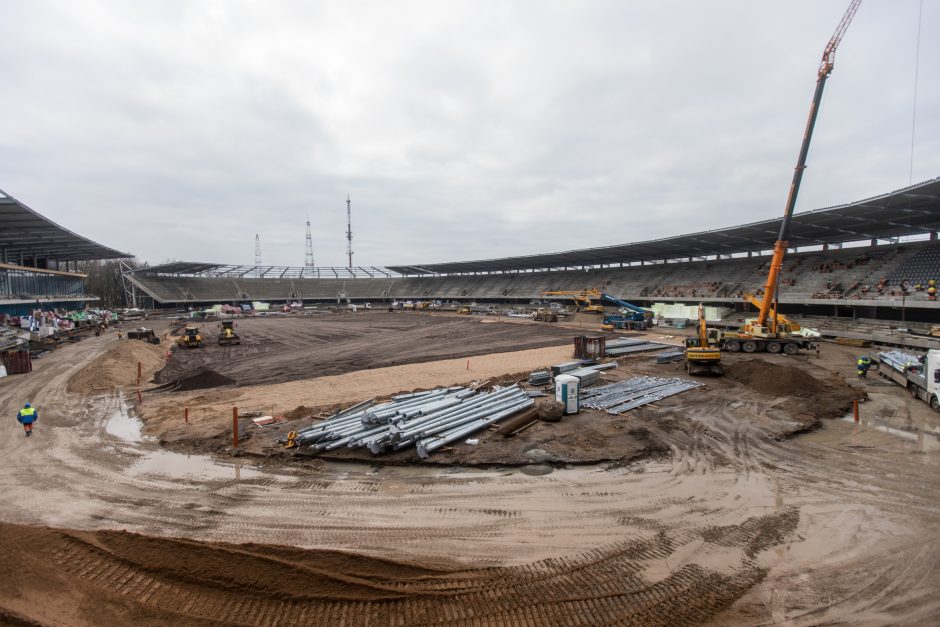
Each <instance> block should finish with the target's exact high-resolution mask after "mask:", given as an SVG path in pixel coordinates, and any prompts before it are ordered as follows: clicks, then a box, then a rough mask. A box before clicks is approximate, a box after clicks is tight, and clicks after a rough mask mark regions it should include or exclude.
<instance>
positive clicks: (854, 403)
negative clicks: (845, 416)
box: [852, 399, 858, 424]
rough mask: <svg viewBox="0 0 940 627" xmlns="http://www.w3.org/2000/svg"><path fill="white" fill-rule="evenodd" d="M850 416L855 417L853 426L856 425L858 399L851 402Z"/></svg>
mask: <svg viewBox="0 0 940 627" xmlns="http://www.w3.org/2000/svg"><path fill="white" fill-rule="evenodd" d="M852 414H853V416H854V417H855V424H858V399H855V400H854V401H852Z"/></svg>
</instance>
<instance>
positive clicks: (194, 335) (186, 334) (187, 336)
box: [176, 326, 203, 348]
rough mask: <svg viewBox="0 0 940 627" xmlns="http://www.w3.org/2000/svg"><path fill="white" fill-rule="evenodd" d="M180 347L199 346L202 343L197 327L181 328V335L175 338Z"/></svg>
mask: <svg viewBox="0 0 940 627" xmlns="http://www.w3.org/2000/svg"><path fill="white" fill-rule="evenodd" d="M176 343H177V345H179V347H180V348H200V347H201V346H202V344H203V339H202V334H201V333H199V327H194V326H188V327H186V328H185V329H184V330H183V335H181V336H180V337H179V339H178V340H176Z"/></svg>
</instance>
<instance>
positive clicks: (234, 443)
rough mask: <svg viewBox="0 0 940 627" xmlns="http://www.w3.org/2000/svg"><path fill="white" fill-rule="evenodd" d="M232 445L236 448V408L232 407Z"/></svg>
mask: <svg viewBox="0 0 940 627" xmlns="http://www.w3.org/2000/svg"><path fill="white" fill-rule="evenodd" d="M232 446H233V447H234V448H238V408H237V407H233V408H232Z"/></svg>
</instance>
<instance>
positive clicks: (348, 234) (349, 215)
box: [346, 194, 353, 268]
mask: <svg viewBox="0 0 940 627" xmlns="http://www.w3.org/2000/svg"><path fill="white" fill-rule="evenodd" d="M352 255H353V250H352V209H351V208H350V200H349V194H346V256H347V257H349V265H348V266H346V267H347V268H352V267H353V265H352Z"/></svg>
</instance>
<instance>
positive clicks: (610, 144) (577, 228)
mask: <svg viewBox="0 0 940 627" xmlns="http://www.w3.org/2000/svg"><path fill="white" fill-rule="evenodd" d="M847 5H848V0H825V1H821V0H803V1H794V0H788V1H786V2H783V1H777V2H773V3H770V2H753V1H745V0H740V1H735V2H731V1H725V2H720V1H713V2H693V1H691V0H688V1H685V2H678V1H672V2H669V1H665V2H663V1H660V2H649V1H647V2H627V1H622V0H614V1H610V2H588V1H585V2H544V1H537V0H532V1H529V2H512V1H505V0H501V1H499V2H495V1H494V2H488V3H484V2H479V1H474V2H455V1H451V0H447V1H445V2H440V1H438V2H430V1H429V2H355V1H345V2H333V3H314V2H308V1H297V2H286V1H284V2H276V1H260V0H258V1H232V0H224V1H223V0H219V1H212V2H208V1H206V2H197V1H187V2H171V1H161V2H126V1H123V2H116V1H115V2H96V1H87V0H82V1H80V2H79V1H75V2H39V1H36V0H23V1H16V0H0V24H2V25H3V37H0V81H2V83H0V84H2V92H3V96H2V98H0V189H3V190H5V191H6V192H7V193H9V194H10V195H12V196H14V197H16V198H18V199H19V200H21V201H23V202H24V203H26V204H27V205H29V206H31V207H32V208H33V209H35V210H37V211H39V212H40V213H42V214H43V215H45V216H47V217H48V218H50V219H52V220H54V221H55V222H58V223H59V224H61V225H63V226H65V227H67V228H69V229H71V230H73V231H76V232H77V233H79V234H81V235H84V236H86V237H89V238H91V239H94V240H96V241H98V242H100V243H102V244H105V245H107V246H111V247H113V248H117V249H120V250H123V251H127V252H130V253H133V254H135V255H137V256H138V257H140V258H142V259H145V260H147V261H149V262H151V263H159V262H162V261H165V260H167V259H178V260H186V261H213V262H221V263H252V262H253V260H254V236H255V233H259V234H260V235H261V247H262V256H263V261H264V263H266V264H278V265H303V263H304V223H305V220H306V217H307V215H308V214H309V216H310V221H311V223H312V228H313V244H314V256H315V260H316V263H317V265H336V266H343V265H345V263H346V258H345V249H346V242H345V237H344V236H345V228H346V224H345V222H346V206H345V198H346V194H347V193H348V194H349V195H350V197H351V198H352V210H353V225H352V228H353V235H354V240H353V250H354V251H355V255H354V262H355V264H356V265H385V264H389V265H392V264H405V263H432V262H440V261H459V260H468V259H481V258H491V257H501V256H509V255H519V254H531V253H542V252H553V251H559V250H568V249H573V248H584V247H592V246H603V245H610V244H619V243H625V242H631V241H638V240H644V239H651V238H659V237H667V236H670V235H679V234H683V233H688V232H693V231H697V230H704V229H714V228H720V227H725V226H732V225H735V224H740V223H742V222H749V221H754V220H762V219H768V218H776V217H779V216H780V215H782V212H783V206H784V203H785V200H786V194H787V190H788V187H789V184H790V179H791V176H792V172H793V166H794V164H795V161H796V156H797V152H798V148H799V144H800V139H801V137H802V133H803V127H804V125H805V121H806V114H807V112H808V105H809V100H810V98H811V96H812V92H813V88H814V85H815V79H816V68H817V66H818V63H819V59H820V56H821V53H822V50H823V48H824V47H825V44H826V42H827V41H828V39H829V37H830V36H831V34H832V32H833V30H834V29H835V27H836V25H837V24H838V22H839V20H840V19H841V17H842V14H843V12H844V11H845V8H846V6H847ZM919 6H920V0H866V1H865V2H863V3H862V6H861V8H860V10H859V12H858V14H857V15H856V17H855V20H854V22H853V23H852V25H851V27H850V28H849V30H848V33H847V34H846V36H845V39H844V40H843V42H842V45H841V47H840V48H839V51H838V55H837V58H836V64H835V70H834V72H833V74H832V76H831V78H830V79H829V81H828V83H827V87H826V94H825V97H824V99H823V103H822V108H821V113H820V115H819V121H818V123H817V127H816V134H815V136H814V139H813V144H812V148H811V150H810V155H809V169H808V170H807V172H806V175H805V176H804V179H803V181H804V182H803V188H802V192H801V195H800V198H799V201H798V204H797V211H798V212H799V211H806V210H810V209H818V208H822V207H826V206H831V205H836V204H842V203H845V202H849V201H853V200H858V199H862V198H866V197H869V196H872V195H876V194H880V193H884V192H888V191H891V190H894V189H897V188H899V187H904V186H906V185H907V184H908V182H909V179H910V177H911V171H910V166H911V129H912V116H913V115H914V84H915V81H914V77H915V71H914V69H915V57H916V46H915V40H916V36H917V24H918V22H917V16H918V8H919ZM921 29H922V30H921V32H922V37H921V44H920V70H919V83H918V89H917V108H916V134H915V136H914V153H913V154H914V167H913V180H914V182H918V181H922V180H926V179H930V178H934V177H937V176H940V115H938V114H940V67H938V65H940V37H936V34H937V33H938V32H940V0H924V2H923V21H922V27H921Z"/></svg>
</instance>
